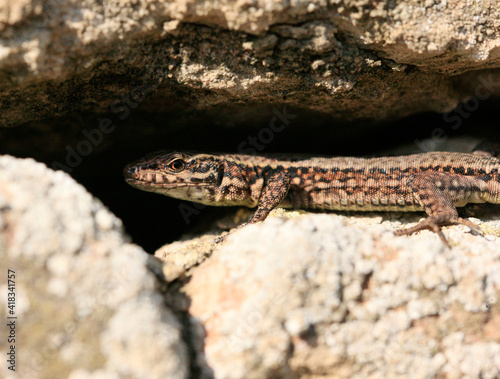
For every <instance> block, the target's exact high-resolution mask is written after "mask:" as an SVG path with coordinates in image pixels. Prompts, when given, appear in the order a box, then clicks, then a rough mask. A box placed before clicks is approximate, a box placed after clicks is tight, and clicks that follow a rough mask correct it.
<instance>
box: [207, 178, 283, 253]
mask: <svg viewBox="0 0 500 379" xmlns="http://www.w3.org/2000/svg"><path fill="white" fill-rule="evenodd" d="M290 183H291V178H290V175H288V173H286V172H283V171H275V172H273V173H272V174H270V175H269V177H268V178H266V179H265V185H264V188H263V189H262V192H261V194H260V197H259V204H258V206H257V210H256V211H255V213H254V214H253V216H252V218H251V219H250V220H249V221H248V222H245V223H243V224H241V225H240V226H238V229H239V228H242V227H244V226H245V225H248V224H255V223H256V222H260V221H264V220H265V219H266V218H267V216H268V215H269V213H270V212H271V211H272V210H273V209H274V208H276V207H277V206H278V205H279V204H280V203H281V202H282V201H283V199H284V198H285V196H286V194H287V193H288V190H289V189H290ZM226 236H227V235H226ZM226 236H224V237H219V238H217V239H216V240H215V242H216V243H219V242H222V241H223V240H224V239H225V238H226Z"/></svg>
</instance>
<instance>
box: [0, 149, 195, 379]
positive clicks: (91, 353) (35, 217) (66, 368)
mask: <svg viewBox="0 0 500 379" xmlns="http://www.w3.org/2000/svg"><path fill="white" fill-rule="evenodd" d="M0 255H1V262H2V263H1V267H2V276H3V278H2V281H1V283H2V285H1V288H2V293H4V294H6V293H7V281H6V278H7V270H13V271H14V272H15V293H16V302H15V308H14V313H15V316H17V328H16V333H17V335H16V337H17V338H16V343H15V346H16V351H17V367H16V373H13V372H11V371H9V370H8V369H7V367H6V366H7V362H6V360H5V359H2V360H1V362H0V371H1V372H2V377H4V378H17V377H21V376H22V377H30V378H47V377H53V378H56V377H59V378H62V377H71V378H96V377H99V378H115V377H118V376H120V377H125V376H126V377H134V378H139V377H149V378H167V377H170V378H185V377H187V374H188V372H189V359H188V355H187V347H186V344H185V343H184V342H183V340H182V339H181V324H180V322H179V320H178V319H177V317H176V316H175V315H174V313H173V312H172V311H171V310H170V309H168V308H167V307H166V306H165V304H164V299H163V296H162V295H161V294H160V293H159V292H158V291H157V280H156V278H155V276H154V275H153V273H152V272H151V271H149V270H148V268H147V264H148V260H149V258H148V255H147V254H146V253H145V252H144V251H143V250H142V249H141V248H140V247H138V246H136V245H132V244H130V243H128V242H127V239H126V238H125V237H124V234H123V230H122V224H121V221H120V220H119V219H117V218H116V217H115V216H114V215H113V214H111V213H110V212H109V211H108V210H107V209H106V208H105V207H104V206H103V205H102V204H101V203H100V202H99V201H98V200H96V199H94V198H93V197H92V196H91V195H90V194H89V193H88V192H87V191H86V190H84V189H83V187H81V186H80V185H78V184H77V183H76V182H75V181H74V180H73V179H71V178H70V177H69V176H68V175H67V174H65V173H63V172H61V171H59V172H54V171H52V170H50V169H47V167H46V166H44V165H42V164H40V163H36V162H35V161H33V160H32V159H16V158H13V157H10V156H0ZM4 299H7V297H6V295H5V296H4ZM4 299H2V300H4ZM2 304H3V308H4V309H7V308H6V307H7V304H4V303H3V302H2ZM2 333H3V334H4V335H6V331H5V329H4V327H2ZM9 346H10V344H8V343H7V341H6V339H5V338H2V340H1V344H0V352H1V353H2V357H6V356H7V353H8V351H9ZM14 374H16V375H19V376H15V375H14Z"/></svg>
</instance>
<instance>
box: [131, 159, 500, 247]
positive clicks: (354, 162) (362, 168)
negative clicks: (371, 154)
mask: <svg viewBox="0 0 500 379" xmlns="http://www.w3.org/2000/svg"><path fill="white" fill-rule="evenodd" d="M499 170H500V160H499V159H498V158H497V157H495V156H492V155H491V154H489V153H485V152H482V151H481V152H478V154H472V153H470V154H469V153H454V152H428V153H420V154H413V155H403V156H390V157H378V158H356V157H334V158H325V157H311V158H295V157H292V156H289V157H286V156H285V157H270V156H269V157H268V156H253V155H242V154H202V153H200V154H196V153H186V152H166V151H164V152H158V153H154V154H150V155H148V156H146V157H144V158H142V159H139V160H137V161H134V162H132V163H130V164H129V165H127V166H126V167H125V168H124V177H125V180H126V182H127V183H128V184H130V185H132V186H133V187H136V188H138V189H141V190H144V191H150V192H156V193H159V194H162V195H166V196H170V197H173V198H177V199H182V200H188V201H192V202H196V203H201V204H205V205H211V206H245V207H249V208H254V207H257V209H256V211H255V213H254V214H253V216H252V217H251V218H250V220H249V221H248V222H246V223H244V224H243V225H247V224H253V223H257V222H260V221H264V220H265V219H266V217H267V216H268V215H269V213H270V212H271V211H272V210H273V209H274V208H276V207H282V208H298V209H312V210H332V211H405V212H406V211H425V212H426V213H427V218H425V219H423V220H422V221H420V222H419V223H417V224H416V225H415V226H411V227H408V228H403V229H399V230H396V231H395V232H394V233H395V234H396V235H411V234H413V233H416V232H418V231H421V230H424V229H429V230H431V231H433V232H435V233H437V234H438V236H439V238H440V239H441V240H442V241H443V242H444V244H445V245H446V246H448V247H449V244H448V241H447V240H446V238H445V236H444V234H443V232H442V230H441V227H442V226H446V225H452V224H462V225H466V226H468V227H469V228H470V229H471V231H472V232H473V233H474V234H479V235H483V234H484V233H483V231H482V230H481V228H480V227H479V226H478V225H476V224H474V223H473V222H471V221H469V220H468V219H465V218H461V217H459V215H458V212H457V207H463V206H465V205H466V204H468V203H485V202H488V203H495V204H500V173H499ZM243 225H240V226H243ZM220 240H221V239H219V241H220Z"/></svg>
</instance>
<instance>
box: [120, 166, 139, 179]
mask: <svg viewBox="0 0 500 379" xmlns="http://www.w3.org/2000/svg"><path fill="white" fill-rule="evenodd" d="M136 171H137V166H135V165H129V166H125V168H124V169H123V176H124V177H126V178H128V177H131V176H133V175H134V174H135V172H136Z"/></svg>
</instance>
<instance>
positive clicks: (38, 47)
mask: <svg viewBox="0 0 500 379" xmlns="http://www.w3.org/2000/svg"><path fill="white" fill-rule="evenodd" d="M499 12H500V11H499V8H498V4H497V2H496V1H493V0H483V1H474V2H470V3H466V2H460V1H451V0H449V1H447V0H444V1H429V0H417V1H401V2H392V1H384V2H382V1H372V0H354V1H351V0H349V1H347V0H345V1H342V0H335V1H332V2H331V3H330V4H328V5H327V4H326V3H324V2H323V1H320V0H317V1H310V2H291V3H283V2H282V1H273V0H259V1H250V0H238V1H223V2H219V1H204V2H197V1H193V0H181V1H174V2H171V1H150V0H138V1H137V0H123V1H106V2H102V1H97V0H85V1H76V0H49V1H44V2H42V1H39V0H23V1H16V2H12V1H8V0H2V1H1V2H0V32H1V36H0V88H1V90H0V107H1V108H2V110H3V111H2V113H1V114H0V124H3V125H17V124H19V123H22V122H27V121H30V120H39V119H46V118H51V117H57V116H60V115H65V114H68V113H69V112H72V111H89V110H90V111H92V112H103V111H106V110H107V109H108V106H109V105H110V104H111V103H113V102H116V101H117V98H118V99H119V98H120V97H121V96H122V95H124V94H126V93H128V92H130V91H131V90H133V89H135V92H134V93H132V94H131V97H132V102H134V101H136V100H137V99H141V98H142V93H143V92H144V91H145V87H144V85H151V86H154V87H155V88H156V91H155V94H154V97H153V98H152V99H151V101H150V102H149V103H148V109H149V110H152V111H165V110H168V109H176V108H177V107H179V106H182V107H188V108H189V109H198V110H206V111H209V110H210V111H212V112H213V113H217V114H219V113H220V112H221V110H223V111H224V118H223V121H221V122H222V123H225V124H228V125H232V124H233V123H234V122H238V121H241V120H242V119H243V118H244V117H245V116H246V115H247V112H241V111H240V112H234V109H235V107H236V108H237V109H241V108H242V107H245V106H250V105H253V106H255V105H256V104H269V103H288V104H291V105H293V106H296V107H300V108H305V109H308V110H315V111H318V112H320V113H325V114H333V115H335V117H338V118H342V119H364V118H375V119H384V118H394V117H399V116H403V115H407V114H411V113H414V112H418V111H424V110H433V111H447V110H450V109H452V108H453V107H454V106H455V105H457V104H458V102H459V101H461V100H464V99H465V98H466V97H467V96H469V95H475V96H478V95H479V93H480V96H481V97H490V96H491V95H492V94H494V93H498V92H499V91H498V89H499V85H498V80H497V79H496V78H498V71H495V72H494V73H487V72H481V70H489V69H495V68H498V67H499V64H500V49H499V46H500V39H499V30H500V14H499ZM459 74H460V75H459ZM457 75H458V76H457ZM485 82H487V83H489V84H486V85H485V84H484V83H485ZM138 87H142V92H141V90H139V89H138ZM148 89H149V87H148ZM146 92H147V91H146ZM134 99H135V100H134ZM129 100H130V99H129ZM139 102H140V101H139ZM230 105H232V107H230ZM258 109H259V108H258V107H257V108H255V113H256V114H259V111H258ZM115 111H116V112H115V113H117V114H118V115H119V116H122V115H123V113H122V111H121V110H119V109H118V108H117V107H115ZM208 113H210V112H208Z"/></svg>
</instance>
